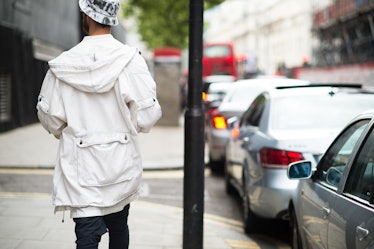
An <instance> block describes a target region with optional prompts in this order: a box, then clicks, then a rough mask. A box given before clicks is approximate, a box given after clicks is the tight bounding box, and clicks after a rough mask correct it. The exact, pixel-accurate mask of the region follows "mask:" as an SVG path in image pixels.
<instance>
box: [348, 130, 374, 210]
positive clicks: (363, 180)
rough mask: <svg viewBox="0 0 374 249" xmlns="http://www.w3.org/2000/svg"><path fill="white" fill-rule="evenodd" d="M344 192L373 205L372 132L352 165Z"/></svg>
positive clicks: (373, 160) (373, 148)
mask: <svg viewBox="0 0 374 249" xmlns="http://www.w3.org/2000/svg"><path fill="white" fill-rule="evenodd" d="M352 165H353V166H352V169H351V171H350V174H349V177H348V182H347V187H346V190H345V192H347V193H349V194H352V195H355V196H357V197H359V198H361V199H363V200H366V201H369V202H370V203H373V200H374V132H373V129H372V130H371V132H370V135H369V137H368V139H366V141H365V142H364V144H363V146H362V148H361V150H360V152H359V154H358V156H357V157H356V159H355V161H354V163H353V164H352Z"/></svg>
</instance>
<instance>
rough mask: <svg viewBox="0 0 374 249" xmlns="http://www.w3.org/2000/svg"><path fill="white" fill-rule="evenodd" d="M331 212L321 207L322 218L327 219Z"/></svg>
mask: <svg viewBox="0 0 374 249" xmlns="http://www.w3.org/2000/svg"><path fill="white" fill-rule="evenodd" d="M330 212H331V210H330V208H328V207H322V213H323V218H324V219H327V216H329V214H330Z"/></svg>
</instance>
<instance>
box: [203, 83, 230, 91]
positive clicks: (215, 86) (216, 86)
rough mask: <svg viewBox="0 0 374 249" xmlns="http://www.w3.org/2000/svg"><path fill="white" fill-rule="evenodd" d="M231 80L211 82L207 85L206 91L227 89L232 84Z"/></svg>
mask: <svg viewBox="0 0 374 249" xmlns="http://www.w3.org/2000/svg"><path fill="white" fill-rule="evenodd" d="M232 84H233V83H232V82H213V83H211V84H210V85H209V88H208V92H212V91H219V90H224V91H226V90H228V89H229V88H230V87H231V86H232Z"/></svg>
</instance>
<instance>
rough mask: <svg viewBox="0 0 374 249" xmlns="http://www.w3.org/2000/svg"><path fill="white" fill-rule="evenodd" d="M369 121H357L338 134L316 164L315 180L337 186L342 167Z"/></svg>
mask: <svg viewBox="0 0 374 249" xmlns="http://www.w3.org/2000/svg"><path fill="white" fill-rule="evenodd" d="M369 121H370V120H361V121H358V122H356V123H354V124H352V125H351V126H349V127H348V128H347V129H345V131H344V132H343V133H341V134H340V135H339V137H338V138H337V139H336V140H335V141H334V143H333V145H332V146H331V147H330V148H329V149H328V151H327V152H326V153H325V154H324V156H323V157H322V159H321V161H320V163H319V164H318V169H317V172H316V174H315V177H316V180H318V181H320V182H322V183H324V184H327V185H329V186H332V187H338V185H339V182H340V180H341V176H342V175H343V171H344V167H345V166H346V164H347V162H348V159H349V158H350V156H351V154H352V151H353V150H354V148H355V146H356V143H357V141H358V139H359V138H360V136H361V134H362V132H363V131H364V129H365V128H366V126H367V125H368V123H369Z"/></svg>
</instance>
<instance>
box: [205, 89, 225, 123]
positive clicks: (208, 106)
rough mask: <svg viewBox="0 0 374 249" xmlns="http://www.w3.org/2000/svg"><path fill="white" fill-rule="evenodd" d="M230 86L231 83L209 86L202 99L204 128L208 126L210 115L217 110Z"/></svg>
mask: <svg viewBox="0 0 374 249" xmlns="http://www.w3.org/2000/svg"><path fill="white" fill-rule="evenodd" d="M231 86H232V82H214V83H210V84H209V88H208V89H207V90H206V93H205V95H204V98H203V104H204V114H205V125H206V126H207V125H209V123H210V120H211V117H212V115H214V113H215V112H216V110H217V109H218V107H219V105H220V104H221V102H222V100H223V98H224V97H225V95H226V93H227V91H228V90H229V89H230V87H231Z"/></svg>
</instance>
